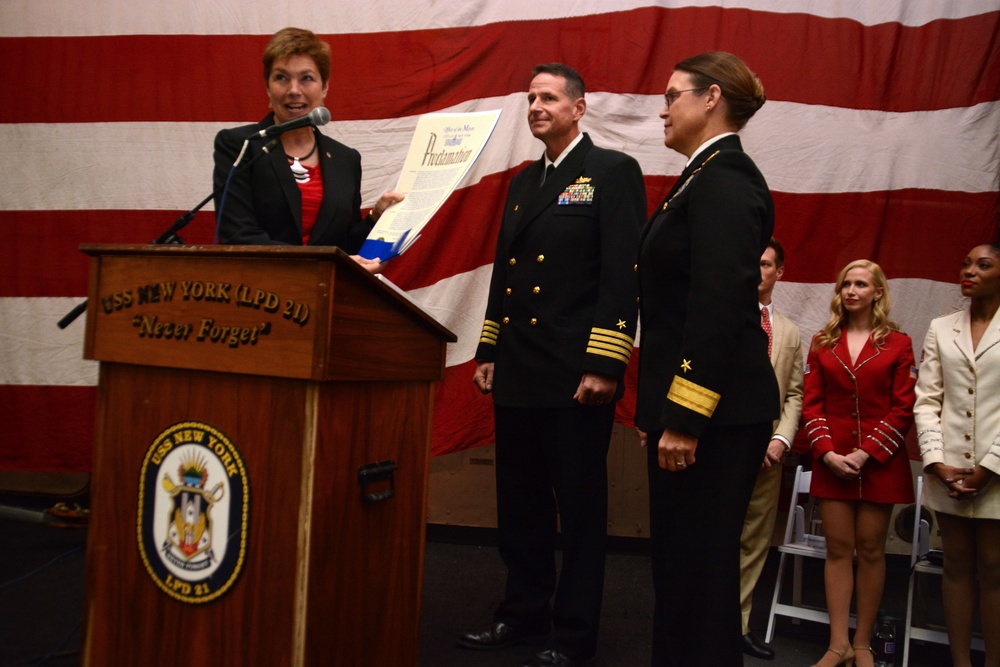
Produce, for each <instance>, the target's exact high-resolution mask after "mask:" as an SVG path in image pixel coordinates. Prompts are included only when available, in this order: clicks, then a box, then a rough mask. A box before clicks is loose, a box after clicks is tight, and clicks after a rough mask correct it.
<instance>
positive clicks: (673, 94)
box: [663, 86, 708, 111]
mask: <svg viewBox="0 0 1000 667" xmlns="http://www.w3.org/2000/svg"><path fill="white" fill-rule="evenodd" d="M699 90H700V91H704V90H708V86H703V87H701V88H687V89H685V90H672V91H670V92H669V93H667V94H666V95H664V96H663V100H664V101H665V102H666V103H667V110H668V111H669V110H670V105H672V104H673V103H674V102H676V101H677V98H678V97H680V96H681V93H692V92H695V91H699ZM698 94H699V95H701V93H698Z"/></svg>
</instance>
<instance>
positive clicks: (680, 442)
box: [657, 428, 698, 472]
mask: <svg viewBox="0 0 1000 667" xmlns="http://www.w3.org/2000/svg"><path fill="white" fill-rule="evenodd" d="M658 448H659V449H658V452H657V460H659V462H660V467H661V468H663V469H664V470H668V471H670V472H681V471H684V470H687V468H688V466H692V465H694V462H695V459H694V452H695V450H696V449H698V438H695V437H693V436H690V435H687V434H685V433H680V432H679V431H671V430H670V429H669V428H667V429H664V430H663V435H661V436H660V442H659V445H658Z"/></svg>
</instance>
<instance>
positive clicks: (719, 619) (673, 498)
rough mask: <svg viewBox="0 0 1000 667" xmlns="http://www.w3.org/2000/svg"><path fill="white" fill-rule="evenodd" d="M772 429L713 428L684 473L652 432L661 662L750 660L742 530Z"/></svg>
mask: <svg viewBox="0 0 1000 667" xmlns="http://www.w3.org/2000/svg"><path fill="white" fill-rule="evenodd" d="M771 427H772V423H771V422H766V423H762V424H754V425H749V426H731V427H717V428H712V427H710V428H709V430H708V431H707V432H706V433H705V434H704V435H703V436H702V437H701V438H700V439H699V441H698V449H697V450H696V452H695V459H696V462H695V464H694V465H689V466H688V468H687V469H686V470H684V471H683V472H667V471H665V470H663V469H662V468H660V466H659V463H658V461H657V446H656V445H657V442H659V439H660V435H661V434H660V433H651V434H650V436H649V445H648V446H647V449H648V450H649V451H648V468H649V515H650V538H651V539H650V548H651V550H652V565H653V587H654V590H655V593H656V607H655V609H654V611H653V655H652V665H653V666H654V667H663V666H665V665H667V666H670V667H732V666H742V665H743V653H742V648H741V646H740V637H741V635H742V632H743V625H742V623H743V621H742V616H741V612H740V535H741V534H742V532H743V520H744V518H745V517H746V513H747V507H748V506H749V504H750V496H751V495H752V493H753V486H754V480H755V479H756V476H757V471H758V470H759V469H760V465H761V462H762V461H763V460H764V452H765V451H766V450H767V443H768V440H769V439H770V436H771Z"/></svg>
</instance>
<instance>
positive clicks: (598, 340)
mask: <svg viewBox="0 0 1000 667" xmlns="http://www.w3.org/2000/svg"><path fill="white" fill-rule="evenodd" d="M587 344H588V345H598V346H600V347H603V348H607V349H609V350H618V351H619V352H621V353H622V354H632V345H631V344H630V343H627V342H625V341H623V340H618V339H615V338H607V337H605V336H595V335H594V334H591V335H590V340H589V341H588V343H587Z"/></svg>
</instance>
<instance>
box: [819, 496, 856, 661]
mask: <svg viewBox="0 0 1000 667" xmlns="http://www.w3.org/2000/svg"><path fill="white" fill-rule="evenodd" d="M855 507H856V506H855V503H853V502H846V501H843V500H828V499H826V498H823V499H821V500H820V501H819V510H820V516H821V517H822V518H823V533H824V534H825V535H826V564H825V566H824V570H823V574H824V583H825V587H826V607H827V611H828V612H829V614H830V648H831V649H833V650H834V651H843V652H847V651H849V649H850V648H851V638H850V635H849V628H850V625H849V620H850V615H851V597H852V595H853V593H854V540H855V537H854V523H855V520H856V518H855V512H856V509H855ZM838 660H839V657H838V656H837V654H835V653H832V652H827V653H825V654H823V656H822V658H821V659H820V661H819V662H818V663H816V664H817V665H818V666H822V667H826V666H827V665H834V664H836V663H837V662H838Z"/></svg>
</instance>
